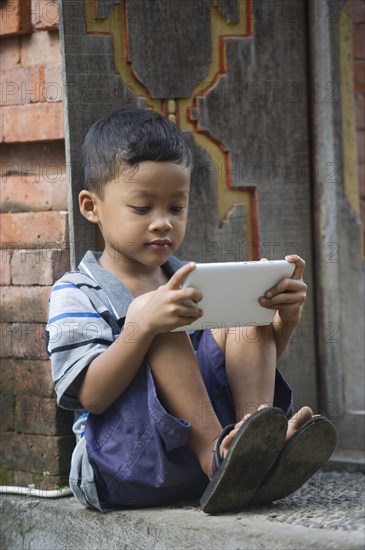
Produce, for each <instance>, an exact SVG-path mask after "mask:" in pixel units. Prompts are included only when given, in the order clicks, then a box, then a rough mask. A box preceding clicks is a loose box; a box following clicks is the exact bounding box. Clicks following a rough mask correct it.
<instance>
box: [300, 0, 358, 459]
mask: <svg viewBox="0 0 365 550" xmlns="http://www.w3.org/2000/svg"><path fill="white" fill-rule="evenodd" d="M349 4H350V2H349V0H338V1H337V2H336V3H334V2H333V0H313V1H311V2H308V3H307V9H308V12H307V16H308V17H307V26H308V45H309V71H308V78H309V82H308V84H309V89H310V94H309V97H310V108H309V113H310V116H309V133H310V138H311V143H312V150H311V154H312V159H311V165H312V189H313V243H314V251H313V253H314V277H315V281H314V284H315V295H316V300H315V313H316V320H317V326H316V334H317V338H316V347H317V350H316V351H317V353H316V355H317V368H318V375H319V376H318V383H319V401H320V402H319V406H320V410H321V411H322V412H324V413H325V414H327V415H328V416H329V417H331V418H332V419H333V420H334V421H335V423H336V426H337V429H338V433H339V447H340V448H342V449H353V450H361V449H363V448H364V435H363V434H364V418H365V416H364V410H363V409H364V407H363V406H361V397H360V399H359V398H357V399H355V400H352V399H351V398H349V395H350V392H356V387H357V385H360V387H363V385H362V384H363V375H362V373H363V367H362V366H361V365H363V364H364V362H363V361H364V338H363V334H364V333H365V329H364V317H365V315H364V314H363V313H362V312H361V307H362V306H361V304H363V303H364V291H363V290H362V291H361V279H362V281H363V280H364V262H363V256H362V239H361V224H360V222H359V214H358V211H356V210H357V208H358V205H357V204H356V201H358V198H357V193H356V187H357V181H356V169H355V168H354V167H356V141H355V128H354V118H353V116H354V115H353V109H351V106H352V105H351V94H352V99H353V90H352V78H353V77H352V68H351V64H349V63H348V62H347V63H346V56H347V58H351V61H352V52H351V48H350V46H351V30H350V31H346V25H347V26H349V25H350V21H349V16H348V10H349ZM346 18H347V20H346ZM344 32H345V33H346V32H350V40H349V41H348V42H346V37H344V36H343V33H344ZM346 48H347V49H350V51H346ZM344 71H345V72H344ZM346 87H347V89H346ZM326 98H327V100H326ZM330 99H332V100H330ZM347 100H349V101H350V102H349V103H348V102H347ZM349 108H350V109H349ZM351 126H352V128H351ZM351 151H352V153H353V156H352V158H351V159H349V158H348V153H349V152H350V154H351ZM331 170H332V171H333V170H334V172H333V174H334V177H332V178H329V177H328V175H329V173H330V172H331ZM354 188H355V192H353V191H354ZM356 249H357V250H356ZM351 265H353V270H351V269H350V268H349V266H351ZM344 288H347V289H349V290H350V292H354V293H356V292H357V294H358V295H357V296H356V299H357V300H358V303H359V309H358V313H359V317H357V311H356V310H354V308H352V310H351V311H350V307H351V304H348V303H347V300H346V297H345V296H344V290H343V289H344ZM362 288H364V287H362ZM356 309H357V308H356ZM354 316H355V323H353V322H352V323H351V327H350V326H349V321H350V319H353V318H354ZM349 355H350V356H349Z"/></svg>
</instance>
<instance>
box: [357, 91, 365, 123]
mask: <svg viewBox="0 0 365 550" xmlns="http://www.w3.org/2000/svg"><path fill="white" fill-rule="evenodd" d="M355 113H356V129H357V130H365V95H357V96H355Z"/></svg>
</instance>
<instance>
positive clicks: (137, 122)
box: [83, 108, 192, 196]
mask: <svg viewBox="0 0 365 550" xmlns="http://www.w3.org/2000/svg"><path fill="white" fill-rule="evenodd" d="M83 156H84V175H85V183H84V185H85V188H86V189H88V190H90V191H91V190H92V191H96V192H97V193H98V194H99V195H100V196H101V195H102V192H103V188H104V185H105V184H106V183H108V182H109V181H112V180H113V179H114V178H116V177H118V175H119V173H120V170H121V169H126V168H132V169H133V168H138V165H139V163H140V162H143V161H148V160H151V161H169V162H175V163H176V164H181V165H182V166H184V167H186V168H190V167H191V166H192V155H191V151H190V149H189V146H188V144H187V141H186V139H185V136H184V134H183V132H182V131H181V130H180V129H179V128H178V127H177V126H176V125H175V124H174V123H173V122H172V121H171V120H169V119H168V118H166V117H164V116H162V115H160V114H159V113H157V112H155V111H152V110H150V109H124V108H123V109H119V110H118V111H114V112H112V113H110V114H108V115H106V116H104V117H103V118H101V119H100V120H98V121H97V122H95V123H94V124H93V125H92V126H91V128H90V129H89V131H88V132H87V134H86V137H85V140H84V144H83Z"/></svg>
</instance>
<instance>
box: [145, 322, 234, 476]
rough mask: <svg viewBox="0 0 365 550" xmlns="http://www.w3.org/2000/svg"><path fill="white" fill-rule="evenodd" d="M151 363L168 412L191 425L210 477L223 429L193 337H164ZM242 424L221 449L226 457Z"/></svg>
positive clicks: (180, 334)
mask: <svg viewBox="0 0 365 550" xmlns="http://www.w3.org/2000/svg"><path fill="white" fill-rule="evenodd" d="M148 361H149V364H150V367H151V371H152V375H153V378H154V382H155V385H156V388H157V392H158V396H159V399H160V400H161V402H162V403H163V405H164V407H165V408H166V410H167V411H168V412H169V413H170V414H172V415H173V416H175V417H178V418H182V419H184V420H187V421H188V422H190V424H191V428H190V433H189V446H190V448H191V449H192V451H193V452H194V454H195V456H196V457H197V459H198V461H199V463H200V465H201V468H202V470H203V471H204V472H205V473H206V475H207V476H208V477H209V473H210V464H211V458H212V450H213V447H214V443H215V441H216V439H217V438H218V436H219V435H220V433H221V431H222V426H221V424H220V422H219V420H218V418H217V416H216V415H215V414H212V412H211V411H212V407H211V404H210V399H209V395H208V392H207V389H206V387H205V384H204V381H203V378H202V376H201V373H200V369H199V365H198V362H197V359H196V356H195V352H194V349H193V347H192V345H191V342H190V338H189V336H188V335H187V333H185V332H178V333H168V334H160V335H159V336H157V337H156V338H155V339H154V341H153V343H152V345H151V347H150V350H149V352H148ZM207 410H209V414H206V411H207ZM242 421H243V420H242ZM242 421H241V422H239V423H238V424H237V425H236V426H235V428H234V430H232V431H231V433H229V434H228V435H227V436H226V437H225V438H224V439H223V441H222V444H221V447H220V450H221V454H222V456H223V457H224V456H225V455H226V453H227V451H228V448H229V445H230V443H231V442H232V441H233V439H234V436H235V435H236V433H237V431H238V429H239V428H240V426H241V424H242Z"/></svg>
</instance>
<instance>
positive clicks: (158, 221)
mask: <svg viewBox="0 0 365 550" xmlns="http://www.w3.org/2000/svg"><path fill="white" fill-rule="evenodd" d="M150 229H151V231H170V230H171V229H172V223H171V221H170V218H169V217H168V216H159V217H158V218H155V219H154V220H153V221H152V222H151V224H150Z"/></svg>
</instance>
